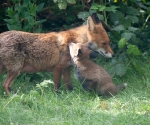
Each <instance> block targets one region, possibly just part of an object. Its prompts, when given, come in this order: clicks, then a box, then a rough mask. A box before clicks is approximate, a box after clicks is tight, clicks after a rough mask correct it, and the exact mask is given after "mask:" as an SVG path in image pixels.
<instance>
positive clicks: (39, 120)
mask: <svg viewBox="0 0 150 125" xmlns="http://www.w3.org/2000/svg"><path fill="white" fill-rule="evenodd" d="M141 66H143V71H144V74H138V73H136V72H135V71H132V70H128V72H127V74H126V75H125V76H123V77H121V78H118V77H114V78H113V81H114V82H115V83H122V82H126V83H128V87H127V89H125V90H123V91H121V92H119V93H118V95H116V96H114V97H111V98H107V97H98V96H97V95H96V94H95V93H90V92H87V91H84V90H83V89H82V88H81V86H80V85H79V83H78V82H77V81H76V80H75V79H74V78H72V79H73V84H74V90H73V91H72V92H67V91H65V89H64V86H63V85H62V87H61V89H60V93H55V92H54V91H53V85H52V84H48V87H47V84H40V86H39V87H36V83H38V82H33V83H32V82H29V80H27V79H28V78H25V80H24V79H23V78H22V77H21V76H19V77H18V78H17V79H15V81H14V83H13V85H12V89H13V92H12V93H14V94H11V95H10V97H6V96H4V95H3V89H2V87H0V125H149V124H150V64H149V63H147V64H146V63H145V64H144V65H143V64H142V65H141ZM4 78H5V77H4V75H3V76H1V78H0V81H1V82H2V81H3V80H4ZM48 82H49V81H48ZM43 83H45V82H43ZM42 93H43V94H42Z"/></svg>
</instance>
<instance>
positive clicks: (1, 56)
mask: <svg viewBox="0 0 150 125" xmlns="http://www.w3.org/2000/svg"><path fill="white" fill-rule="evenodd" d="M92 18H94V17H92V16H89V17H88V19H87V24H86V25H83V26H80V27H77V28H74V29H70V30H67V31H61V32H50V33H27V32H22V31H7V32H4V33H1V34H0V72H2V71H3V70H4V69H6V70H7V76H6V79H5V81H4V83H3V88H4V90H5V92H6V93H7V94H8V93H9V87H10V86H11V83H12V81H13V79H14V78H15V77H16V76H17V75H18V74H19V73H22V72H35V73H36V72H39V71H47V72H53V81H54V89H55V90H57V89H58V88H59V86H60V78H61V76H62V75H63V78H64V83H65V86H66V89H72V86H71V78H70V68H69V66H70V53H69V49H68V43H70V42H71V41H75V42H76V43H83V44H85V45H86V46H87V47H88V48H89V49H91V50H94V51H97V52H98V53H100V54H102V55H103V56H105V57H112V54H113V52H112V50H111V48H110V45H109V38H108V35H107V33H106V32H105V30H104V28H103V26H102V24H101V23H100V22H96V21H95V22H94V21H93V19H92Z"/></svg>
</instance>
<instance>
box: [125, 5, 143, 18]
mask: <svg viewBox="0 0 150 125" xmlns="http://www.w3.org/2000/svg"><path fill="white" fill-rule="evenodd" d="M126 14H129V15H137V16H139V15H140V12H139V10H138V9H135V8H133V7H128V8H127V11H126Z"/></svg>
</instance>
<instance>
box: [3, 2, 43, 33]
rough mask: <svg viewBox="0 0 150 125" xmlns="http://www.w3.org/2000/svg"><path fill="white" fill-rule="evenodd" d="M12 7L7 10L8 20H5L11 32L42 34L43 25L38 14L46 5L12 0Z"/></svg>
mask: <svg viewBox="0 0 150 125" xmlns="http://www.w3.org/2000/svg"><path fill="white" fill-rule="evenodd" d="M12 2H13V5H14V6H12V7H8V9H7V11H6V12H7V17H8V19H4V20H5V21H6V23H7V27H8V29H9V30H21V31H27V32H41V31H42V23H43V22H45V21H46V20H45V19H42V20H39V19H38V16H37V13H38V12H39V11H41V10H42V8H43V6H44V3H41V4H39V5H36V0H32V1H31V0H12Z"/></svg>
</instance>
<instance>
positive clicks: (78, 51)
mask: <svg viewBox="0 0 150 125" xmlns="http://www.w3.org/2000/svg"><path fill="white" fill-rule="evenodd" d="M81 55H82V51H81V49H77V53H76V56H78V57H80V56H81Z"/></svg>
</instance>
